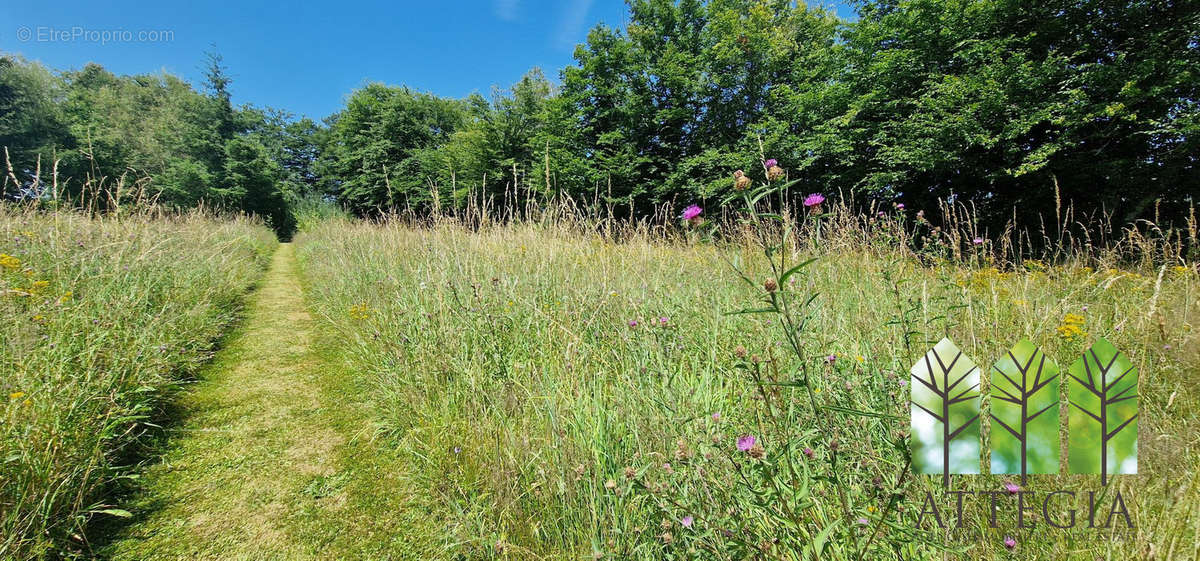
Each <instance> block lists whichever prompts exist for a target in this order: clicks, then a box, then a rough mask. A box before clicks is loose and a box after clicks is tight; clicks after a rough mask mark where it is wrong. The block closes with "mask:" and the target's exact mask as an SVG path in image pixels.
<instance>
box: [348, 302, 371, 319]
mask: <svg viewBox="0 0 1200 561" xmlns="http://www.w3.org/2000/svg"><path fill="white" fill-rule="evenodd" d="M369 317H371V308H369V307H368V306H367V305H366V304H355V305H353V306H350V319H357V320H364V319H367V318H369Z"/></svg>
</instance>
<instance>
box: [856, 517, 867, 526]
mask: <svg viewBox="0 0 1200 561" xmlns="http://www.w3.org/2000/svg"><path fill="white" fill-rule="evenodd" d="M855 522H858V523H859V524H862V525H863V526H866V525H867V524H870V521H868V520H867V519H866V518H859V519H858V520H855Z"/></svg>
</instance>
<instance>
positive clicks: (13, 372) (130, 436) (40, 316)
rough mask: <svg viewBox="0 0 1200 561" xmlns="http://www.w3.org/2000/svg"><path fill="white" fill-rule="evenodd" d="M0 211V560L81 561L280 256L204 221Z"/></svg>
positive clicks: (242, 227) (249, 225)
mask: <svg viewBox="0 0 1200 561" xmlns="http://www.w3.org/2000/svg"><path fill="white" fill-rule="evenodd" d="M116 216H117V215H115V214H114V215H97V216H96V217H94V218H93V217H89V216H88V215H86V214H81V213H74V212H39V211H35V210H31V209H25V208H18V207H14V206H0V254H3V256H0V340H2V341H3V344H0V393H2V395H0V417H2V418H3V424H2V426H0V558H3V559H25V558H57V557H64V556H71V555H75V554H86V553H87V543H86V541H85V535H86V534H85V533H84V527H85V524H86V523H87V522H88V521H89V520H90V519H92V518H94V517H98V516H99V517H104V516H124V515H126V513H125V512H123V511H122V510H121V509H120V508H119V507H118V506H115V505H113V504H112V503H111V502H110V501H109V500H108V498H109V496H108V494H107V493H108V492H109V491H111V490H113V488H114V485H116V484H117V483H119V482H120V481H121V480H122V479H124V478H126V477H130V476H131V474H132V471H131V469H130V468H131V464H133V463H135V462H137V461H138V459H139V457H141V456H142V454H143V453H144V452H145V449H144V445H145V443H146V439H145V436H146V435H147V434H148V433H153V431H154V426H155V423H157V422H161V421H162V420H163V417H164V414H163V413H164V408H165V407H167V404H168V402H169V399H168V398H169V397H170V396H171V394H172V392H173V391H174V390H175V389H177V388H178V387H179V386H180V384H181V383H183V382H184V381H185V380H186V377H187V375H188V373H189V372H191V371H192V370H193V369H194V368H195V367H196V365H198V364H199V363H201V362H202V361H204V360H205V359H206V358H207V356H208V353H209V350H210V349H211V348H212V345H213V343H214V342H215V339H216V338H217V337H218V336H219V335H220V334H221V333H222V331H223V329H225V328H226V327H228V326H229V325H230V322H231V321H232V320H233V319H234V317H235V315H236V312H237V309H238V304H239V302H240V299H241V298H242V296H243V294H244V292H245V291H246V290H247V289H248V288H249V286H250V285H251V284H252V283H253V282H254V281H255V280H256V279H257V278H258V277H259V275H260V273H261V271H262V269H263V268H264V266H265V264H266V260H267V258H268V257H269V255H270V253H271V252H272V250H273V248H274V246H275V243H276V242H275V239H274V236H273V234H272V233H271V232H270V230H268V229H267V228H266V227H264V226H262V225H261V224H258V223H256V222H252V221H250V220H246V219H216V218H211V217H208V216H205V215H204V214H201V213H192V214H187V215H183V216H176V215H159V214H158V213H157V212H156V211H154V210H152V209H147V208H146V207H143V208H142V209H141V210H128V211H126V212H124V213H123V215H121V216H120V218H117V217H116Z"/></svg>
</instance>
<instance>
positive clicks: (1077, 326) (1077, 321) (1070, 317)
mask: <svg viewBox="0 0 1200 561" xmlns="http://www.w3.org/2000/svg"><path fill="white" fill-rule="evenodd" d="M1083 322H1084V319H1083V316H1081V315H1079V314H1067V315H1065V316H1063V319H1062V324H1061V325H1059V326H1058V329H1057V331H1058V336H1059V337H1062V338H1063V339H1066V340H1068V341H1073V340H1075V339H1079V338H1082V337H1085V336H1087V332H1086V331H1084V330H1083Z"/></svg>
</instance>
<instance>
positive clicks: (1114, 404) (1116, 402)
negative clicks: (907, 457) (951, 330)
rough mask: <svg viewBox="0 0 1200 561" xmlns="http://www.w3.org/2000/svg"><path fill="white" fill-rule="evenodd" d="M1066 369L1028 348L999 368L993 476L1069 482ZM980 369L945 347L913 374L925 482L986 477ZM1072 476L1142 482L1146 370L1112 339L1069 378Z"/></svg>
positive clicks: (993, 397)
mask: <svg viewBox="0 0 1200 561" xmlns="http://www.w3.org/2000/svg"><path fill="white" fill-rule="evenodd" d="M1060 374H1061V373H1060V372H1059V368H1058V365H1056V364H1055V363H1054V361H1053V360H1051V359H1050V358H1049V357H1047V356H1046V355H1045V354H1044V353H1042V351H1041V349H1039V348H1038V347H1037V346H1036V345H1034V344H1033V343H1031V342H1029V341H1026V340H1022V341H1020V342H1018V343H1017V344H1016V345H1015V346H1014V347H1013V348H1012V349H1010V350H1009V351H1008V352H1007V354H1006V355H1005V356H1003V357H1001V358H1000V359H999V360H997V361H996V362H995V363H994V364H992V368H991V371H990V374H989V378H990V385H989V388H988V394H987V396H986V397H988V399H989V400H990V406H991V413H990V415H989V416H990V423H991V448H992V450H991V472H992V473H994V474H1013V475H1016V474H1020V476H1021V479H1022V482H1024V480H1025V478H1026V476H1027V475H1028V474H1055V473H1059V467H1060V463H1061V461H1060V460H1061V458H1060V457H1059V456H1060V454H1059V448H1060V446H1059V442H1060V441H1059V437H1060V436H1059V424H1060V423H1059V403H1060V402H1059V385H1060V383H1061V382H1062V380H1063V379H1064V378H1063V377H1062V376H1061V375H1060ZM979 378H980V371H979V367H978V366H976V364H975V362H974V361H972V360H971V359H970V357H968V356H966V355H965V354H963V352H962V351H961V350H959V348H958V347H957V346H956V345H955V344H954V343H953V342H952V341H950V340H949V339H942V340H941V341H940V342H939V343H938V344H937V345H935V346H934V347H933V348H932V349H930V350H929V352H928V353H926V354H925V356H924V357H923V358H922V359H921V360H919V361H917V363H916V364H914V365H913V367H912V382H911V384H910V385H911V387H912V408H911V409H912V418H911V425H912V440H911V442H912V444H911V446H912V464H913V469H914V470H915V471H916V472H917V473H925V474H940V475H942V480H943V483H944V484H945V485H946V486H949V483H950V474H968V473H979V471H980V470H979V466H980V461H979V460H980V456H979V455H980V452H981V450H980V448H981V446H980V434H979V433H980V431H979V429H980V425H981V419H980V411H981V407H982V401H983V399H984V397H985V396H984V395H981V394H980V392H979ZM1065 379H1066V381H1067V384H1068V395H1069V401H1070V407H1069V411H1070V413H1069V415H1068V419H1067V425H1068V426H1067V429H1068V439H1067V444H1068V446H1067V450H1068V459H1067V467H1068V472H1069V473H1073V474H1099V475H1100V476H1101V481H1102V483H1103V484H1104V485H1107V484H1108V476H1109V475H1111V474H1123V473H1137V416H1138V402H1137V399H1138V395H1137V370H1136V369H1135V368H1134V366H1133V365H1132V364H1131V362H1130V360H1129V359H1128V357H1126V356H1125V355H1123V354H1122V353H1121V352H1120V351H1118V350H1117V349H1116V347H1114V346H1113V345H1112V344H1111V343H1109V342H1108V341H1106V340H1104V339H1100V340H1099V341H1097V342H1096V343H1095V344H1094V345H1092V347H1091V348H1090V349H1088V350H1087V351H1086V352H1084V353H1083V355H1082V356H1080V357H1078V358H1077V359H1075V361H1074V362H1072V363H1071V366H1070V368H1068V369H1067V376H1066V378H1065Z"/></svg>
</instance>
